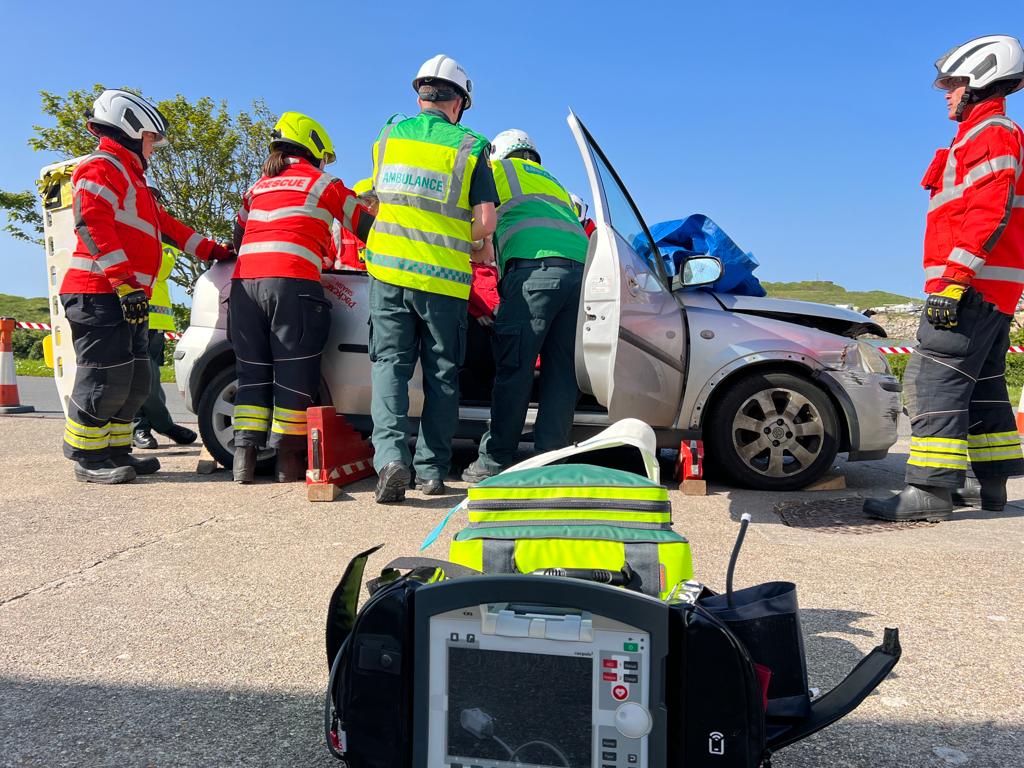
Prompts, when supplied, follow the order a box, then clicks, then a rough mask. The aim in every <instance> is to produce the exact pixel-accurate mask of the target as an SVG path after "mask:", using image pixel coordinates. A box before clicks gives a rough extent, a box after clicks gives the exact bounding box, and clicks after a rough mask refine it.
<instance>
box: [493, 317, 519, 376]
mask: <svg viewBox="0 0 1024 768" xmlns="http://www.w3.org/2000/svg"><path fill="white" fill-rule="evenodd" d="M521 334H522V329H521V328H520V327H519V326H518V325H513V324H511V323H495V324H494V365H495V366H496V367H497V369H498V370H499V371H502V370H505V371H514V370H516V369H517V368H519V348H520V346H521V344H520V341H521Z"/></svg>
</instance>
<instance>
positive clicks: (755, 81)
mask: <svg viewBox="0 0 1024 768" xmlns="http://www.w3.org/2000/svg"><path fill="white" fill-rule="evenodd" d="M3 5H4V21H5V27H6V30H7V33H6V35H5V39H4V44H3V46H2V47H0V68H2V71H3V72H4V74H5V76H4V86H3V92H2V99H3V112H2V114H3V119H2V120H0V144H2V146H3V147H4V162H3V163H2V165H0V188H4V189H18V190H20V189H25V188H27V187H29V186H30V185H31V184H32V182H33V180H34V179H35V178H36V177H37V175H38V170H39V168H40V167H41V166H42V165H44V164H45V163H47V162H52V160H53V159H54V158H50V157H46V156H44V155H42V154H39V153H35V152H33V151H31V150H30V149H29V148H28V146H27V145H26V139H27V138H28V137H29V136H30V135H31V132H32V125H33V124H35V123H38V122H39V121H40V119H41V116H40V114H39V96H38V91H39V90H42V89H45V90H50V91H55V92H58V93H64V92H66V91H68V90H70V89H72V88H79V87H87V86H90V85H92V84H93V83H96V82H99V83H104V84H108V85H114V86H116V85H119V84H130V85H134V86H137V87H139V88H142V89H143V90H144V91H145V92H146V93H147V94H149V95H150V96H151V97H153V98H157V99H159V98H166V97H172V96H173V95H174V94H175V93H183V94H184V95H186V96H187V97H189V98H197V97H200V96H212V97H214V98H216V99H226V100H227V101H228V103H229V106H231V107H235V108H242V107H246V106H247V105H248V104H249V102H251V101H252V100H253V99H255V98H258V97H262V98H264V99H265V100H266V102H267V104H268V105H269V106H270V108H271V109H273V110H275V111H279V112H280V111H285V110H298V111H304V112H309V113H310V114H312V115H314V116H316V117H317V118H318V119H320V120H321V121H322V122H323V123H324V124H325V125H326V126H327V128H328V130H329V131H330V132H331V135H332V137H333V139H334V143H335V146H336V147H337V148H338V150H339V152H338V154H339V161H338V163H337V164H336V165H335V166H332V170H333V171H334V172H335V173H336V174H337V175H340V176H341V177H342V178H343V179H345V180H346V181H350V182H354V181H355V180H356V179H359V178H361V177H363V176H365V175H368V172H369V170H370V146H371V144H372V142H373V139H374V137H375V136H376V133H377V130H378V129H379V127H380V125H381V124H382V123H383V122H384V121H385V120H386V119H387V118H388V116H389V115H391V114H392V113H394V112H398V111H406V112H411V111H414V110H415V109H416V104H415V96H414V94H413V91H412V89H411V86H410V80H411V79H412V76H413V74H414V73H415V71H416V69H417V67H418V66H419V64H420V63H421V62H422V61H423V60H425V59H426V58H428V57H429V56H431V55H433V54H435V53H438V52H444V53H447V54H449V55H451V56H454V57H455V58H457V59H458V60H459V61H460V62H461V63H462V64H463V66H464V67H465V68H466V69H467V71H468V72H469V74H470V77H472V79H473V81H474V84H475V93H474V95H475V102H476V103H475V105H474V107H473V108H472V109H471V110H470V111H469V112H467V113H466V117H465V123H466V124H467V125H469V126H470V127H472V128H474V129H476V130H478V131H481V132H483V133H485V134H487V135H489V136H493V135H494V134H496V133H497V132H498V131H501V130H503V129H505V128H510V127H517V128H523V129H525V130H526V131H528V132H529V133H530V134H531V135H532V136H533V137H534V138H535V139H536V140H537V141H538V142H539V144H540V149H541V152H542V153H543V156H544V162H545V165H547V166H548V167H549V168H550V169H551V170H552V172H553V173H555V174H556V175H557V176H558V177H559V178H560V179H562V181H563V183H565V184H566V186H568V187H569V188H570V189H573V190H577V191H579V192H580V193H581V194H583V195H584V196H585V197H589V191H588V189H587V187H586V185H585V182H584V178H583V171H582V163H581V161H580V158H579V156H578V153H577V151H576V149H575V144H574V143H573V141H572V139H571V136H570V134H569V131H568V129H567V127H566V125H565V115H566V112H567V108H568V107H569V106H571V107H572V108H573V109H574V110H575V111H576V113H577V114H578V115H580V117H581V118H582V119H583V120H584V122H585V123H586V124H587V125H588V127H589V128H590V129H591V131H592V132H593V133H594V135H595V136H596V137H597V139H598V141H599V142H600V143H601V144H602V146H603V148H604V150H605V152H606V153H607V154H608V156H609V158H610V159H611V161H612V163H613V164H614V165H615V166H616V169H617V170H618V171H619V174H620V175H621V176H622V178H623V180H624V181H625V183H626V185H627V186H628V187H629V189H630V191H631V192H632V194H633V196H634V198H635V199H636V201H637V204H638V205H639V206H640V209H641V211H642V212H643V214H644V216H645V218H646V219H647V222H648V224H653V223H654V222H656V221H661V220H664V219H669V218H677V217H683V216H686V215H688V214H690V213H697V212H701V213H706V214H708V215H709V216H711V217H712V218H713V219H715V220H716V221H717V222H718V223H719V224H720V225H721V226H722V227H723V228H724V229H725V230H726V231H727V232H729V233H730V234H731V235H732V237H733V238H734V239H735V240H736V241H737V242H738V243H739V244H740V245H741V246H742V247H743V248H745V249H747V250H751V251H753V252H754V254H755V255H756V256H757V258H758V259H759V260H760V262H761V267H760V269H759V270H758V275H759V276H760V277H761V278H762V279H767V280H805V279H817V278H820V279H828V280H833V281H835V282H837V283H840V284H842V285H845V286H846V287H848V288H851V289H871V288H885V289H890V290H893V291H897V292H900V293H906V294H909V295H916V294H918V293H919V292H920V284H921V259H920V256H921V236H922V232H923V227H924V214H925V200H926V198H925V193H924V192H923V191H922V190H921V189H920V187H919V181H920V178H921V176H922V174H923V172H924V169H925V167H926V166H927V164H928V162H929V161H930V159H931V155H932V153H933V152H934V150H935V149H936V148H937V147H940V146H944V145H946V144H948V142H949V140H950V138H951V136H952V134H953V131H954V125H953V123H951V122H949V121H948V120H947V119H946V117H945V114H944V103H943V100H942V95H941V93H939V92H938V91H936V90H934V89H932V87H931V81H932V78H933V73H934V69H933V67H932V62H933V61H934V60H935V59H936V58H937V57H938V56H940V55H941V54H942V53H944V52H945V51H946V50H948V49H949V48H950V47H952V46H953V45H955V44H957V43H960V42H964V41H966V40H968V39H970V38H972V37H975V36H978V35H983V34H993V33H1006V34H1013V35H1017V36H1018V37H1019V36H1022V35H1024V3H1020V2H1016V1H1014V2H1003V3H988V4H968V3H965V2H964V1H963V0H961V1H960V2H945V1H943V0H932V2H929V3H909V2H893V1H892V0H889V2H875V1H874V0H869V1H866V2H856V3H852V2H848V3H824V2H820V0H819V1H818V2H775V3H765V2H753V1H750V0H747V1H744V2H730V3H718V2H702V3H694V2H683V1H679V0H677V1H676V2H639V3H624V2H579V1H578V0H577V1H576V2H564V1H562V2H559V1H558V0H555V1H554V2H552V0H547V1H546V2H535V1H534V0H519V1H518V2H515V3H491V4H481V5H470V4H462V3H436V4H435V3H425V2H416V3H405V2H401V0H395V1H394V2H390V3H374V2H316V1H315V0H307V2H304V3H297V4H295V5H294V6H290V5H288V4H282V3H281V2H262V1H260V2H244V3H243V2H234V3H227V2H224V3H221V2H196V1H195V0H178V1H176V2H165V3H145V2H136V3H123V2H118V1H115V0H107V1H106V2H103V3H82V2H63V1H58V2H50V3H32V2H13V1H8V2H4V4H3ZM1009 112H1010V115H1011V117H1014V118H1015V119H1016V120H1017V121H1018V122H1022V121H1024V94H1017V95H1016V96H1013V97H1011V98H1010V101H1009ZM44 272H45V270H44V267H43V254H42V252H41V250H40V249H38V248H36V247H33V246H28V245H26V244H23V243H19V242H18V241H15V240H12V239H11V238H9V237H7V236H6V235H0V292H2V293H14V294H21V295H42V294H43V293H44V291H45V282H44Z"/></svg>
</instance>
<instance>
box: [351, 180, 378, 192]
mask: <svg viewBox="0 0 1024 768" xmlns="http://www.w3.org/2000/svg"><path fill="white" fill-rule="evenodd" d="M371 189H373V177H372V176H371V177H370V178H368V179H360V180H359V181H357V182H356V185H355V186H354V187H352V191H353V192H355V193H356V194H357V195H361V194H363V193H364V192H369V191H370V190H371Z"/></svg>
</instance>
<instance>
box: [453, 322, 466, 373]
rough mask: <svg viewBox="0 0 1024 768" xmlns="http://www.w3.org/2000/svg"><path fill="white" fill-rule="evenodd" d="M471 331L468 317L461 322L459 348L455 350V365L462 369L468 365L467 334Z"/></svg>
mask: <svg viewBox="0 0 1024 768" xmlns="http://www.w3.org/2000/svg"><path fill="white" fill-rule="evenodd" d="M468 331H469V319H468V316H466V317H463V318H461V319H460V320H459V337H458V339H457V340H456V342H457V344H458V346H457V347H456V348H455V363H456V365H457V366H458V367H459V368H461V367H462V366H463V365H465V363H466V333H467V332H468Z"/></svg>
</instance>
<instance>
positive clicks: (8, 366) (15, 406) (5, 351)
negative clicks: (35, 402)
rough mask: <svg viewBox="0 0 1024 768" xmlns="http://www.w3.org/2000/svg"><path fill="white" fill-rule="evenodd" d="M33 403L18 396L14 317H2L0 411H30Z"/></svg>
mask: <svg viewBox="0 0 1024 768" xmlns="http://www.w3.org/2000/svg"><path fill="white" fill-rule="evenodd" d="M34 410H35V408H33V407H32V406H31V405H22V404H21V400H20V399H19V398H18V376H17V374H15V372H14V318H12V317H0V413H29V412H31V411H34Z"/></svg>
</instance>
